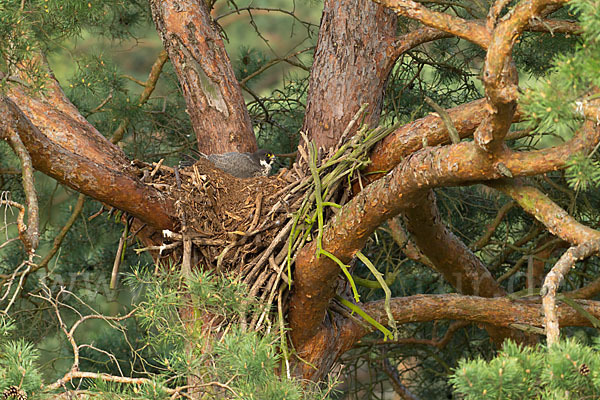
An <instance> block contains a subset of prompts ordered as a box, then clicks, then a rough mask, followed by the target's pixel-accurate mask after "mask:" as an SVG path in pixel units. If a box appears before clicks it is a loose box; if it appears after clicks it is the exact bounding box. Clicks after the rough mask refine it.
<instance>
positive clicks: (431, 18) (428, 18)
mask: <svg viewBox="0 0 600 400" xmlns="http://www.w3.org/2000/svg"><path fill="white" fill-rule="evenodd" d="M373 1H375V2H376V3H379V4H381V5H382V6H385V7H388V8H391V9H392V10H394V12H395V13H396V14H398V15H401V16H403V17H408V18H411V19H414V20H417V21H419V22H421V23H422V24H423V25H427V26H430V27H432V28H436V29H439V30H441V31H444V32H448V33H450V34H452V35H454V36H457V37H459V38H462V39H466V40H468V41H470V42H473V43H475V44H476V45H478V46H481V47H482V48H484V49H487V47H488V44H489V42H490V38H491V35H490V32H489V31H488V30H487V29H486V27H485V25H484V24H482V23H480V22H479V21H477V22H476V21H469V20H466V19H462V18H459V17H455V16H453V15H449V14H445V13H441V12H437V11H433V10H430V9H429V8H427V7H425V6H424V5H422V4H419V3H417V2H415V1H412V0H373Z"/></svg>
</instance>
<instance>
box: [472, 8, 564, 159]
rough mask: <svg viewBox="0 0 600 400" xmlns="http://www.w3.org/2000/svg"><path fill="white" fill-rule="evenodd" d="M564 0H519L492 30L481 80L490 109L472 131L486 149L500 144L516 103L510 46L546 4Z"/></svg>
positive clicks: (516, 90) (480, 144)
mask: <svg viewBox="0 0 600 400" xmlns="http://www.w3.org/2000/svg"><path fill="white" fill-rule="evenodd" d="M564 2H565V0H522V1H520V2H519V3H518V4H517V6H516V7H515V8H514V9H513V10H512V11H511V13H510V14H508V15H509V17H508V18H506V19H504V20H503V21H501V22H500V23H498V25H496V27H495V29H494V30H493V32H492V38H491V41H490V46H489V48H488V52H487V54H486V58H485V66H484V71H483V83H484V86H485V95H486V98H487V99H488V101H489V105H490V113H489V115H488V116H487V117H486V118H485V119H484V120H483V122H482V123H481V125H480V126H479V127H478V128H477V131H475V135H474V136H475V141H476V142H477V143H478V144H479V146H481V147H482V148H483V149H485V150H486V151H492V152H495V151H498V150H500V148H501V147H502V145H503V140H504V137H505V136H506V133H507V132H508V130H509V128H510V126H511V124H512V119H513V114H514V112H515V109H516V107H517V98H518V87H517V85H518V76H517V69H516V67H515V65H514V63H513V60H512V55H511V54H512V49H513V46H514V45H515V43H516V41H517V39H518V38H519V36H520V35H521V33H522V32H523V30H524V29H525V28H526V27H527V26H528V23H529V21H530V20H532V19H533V18H534V17H539V16H541V13H542V12H543V11H544V10H545V9H546V6H548V5H554V4H562V3H564Z"/></svg>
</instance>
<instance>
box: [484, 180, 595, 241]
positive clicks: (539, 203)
mask: <svg viewBox="0 0 600 400" xmlns="http://www.w3.org/2000/svg"><path fill="white" fill-rule="evenodd" d="M489 186H491V187H493V188H495V189H497V190H500V191H501V192H503V193H505V194H506V195H508V196H510V197H512V198H513V199H514V200H515V201H516V202H517V203H518V204H519V205H520V206H521V207H522V208H523V210H525V212H528V213H529V214H531V215H533V216H534V217H535V219H537V220H538V221H540V222H541V223H542V224H544V226H546V228H548V231H550V233H552V234H553V235H555V236H557V237H559V238H561V239H562V240H564V241H566V242H569V243H572V244H575V245H577V244H584V243H588V242H590V241H594V240H599V239H600V232H599V231H597V230H595V229H592V228H590V227H588V226H585V225H583V224H581V223H580V222H578V221H577V220H576V219H575V218H573V217H572V216H571V215H569V213H568V212H567V211H565V210H564V209H563V208H561V207H560V206H559V205H558V204H556V203H555V202H553V201H552V200H551V199H550V198H549V197H548V196H546V195H545V194H544V193H542V192H541V191H539V190H538V189H536V188H534V187H532V186H523V185H520V184H518V183H515V182H511V181H497V182H493V183H490V184H489Z"/></svg>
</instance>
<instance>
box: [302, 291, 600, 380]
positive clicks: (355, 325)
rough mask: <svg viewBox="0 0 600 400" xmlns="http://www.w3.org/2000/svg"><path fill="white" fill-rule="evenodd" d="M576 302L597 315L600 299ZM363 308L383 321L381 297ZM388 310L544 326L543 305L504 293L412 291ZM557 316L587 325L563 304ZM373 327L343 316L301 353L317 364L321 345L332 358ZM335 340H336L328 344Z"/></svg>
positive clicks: (420, 317) (403, 317) (407, 318)
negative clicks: (418, 293)
mask: <svg viewBox="0 0 600 400" xmlns="http://www.w3.org/2000/svg"><path fill="white" fill-rule="evenodd" d="M577 302H578V304H579V305H580V306H581V307H583V309H585V310H586V311H587V312H589V313H590V314H592V315H594V316H595V317H597V318H598V317H600V302H597V301H589V300H579V301H577ZM362 309H363V310H364V311H365V312H366V313H367V314H368V315H369V316H371V317H373V318H374V319H375V320H376V321H378V322H380V323H382V324H386V323H387V319H388V317H387V314H386V312H385V309H384V300H378V301H374V302H369V303H365V304H364V305H362ZM391 310H392V314H393V316H394V319H395V320H396V323H397V324H406V323H414V322H429V321H438V320H460V321H469V322H473V323H479V324H486V325H494V326H496V327H501V328H506V329H511V328H514V327H515V326H534V327H538V328H541V327H542V326H543V323H544V322H543V316H542V305H541V304H540V303H539V302H535V301H527V300H510V299H509V298H507V297H493V298H484V297H474V296H464V295H458V294H442V295H426V294H420V295H414V296H408V297H399V298H394V299H392V300H391ZM557 312H558V320H559V323H560V325H561V326H590V325H591V322H590V321H589V319H587V318H586V317H585V316H583V315H581V314H580V313H579V312H577V311H575V310H574V309H573V308H571V307H570V306H567V305H565V304H560V305H558V308H557ZM373 329H374V327H373V326H372V325H370V324H368V323H366V321H362V320H360V319H357V318H346V319H344V320H343V321H340V322H339V323H338V324H337V325H336V327H335V329H331V328H329V327H323V328H322V329H320V330H319V331H318V332H317V333H316V334H315V336H314V337H313V338H312V340H311V343H310V346H311V348H310V349H309V348H307V350H313V349H314V350H315V351H314V352H311V351H307V352H306V353H304V354H303V357H305V360H306V361H308V362H310V363H312V364H313V365H316V366H320V365H322V364H323V363H326V362H327V360H323V359H322V358H323V357H322V354H323V353H322V352H321V350H322V348H324V347H326V346H328V348H329V350H330V353H325V354H327V358H328V359H329V358H332V359H335V358H336V357H337V356H339V355H340V354H343V353H344V352H345V351H347V350H348V349H350V348H351V347H352V346H353V345H354V344H355V343H356V342H357V341H358V340H360V339H361V338H362V337H363V336H364V335H366V334H367V333H369V332H371V331H373ZM332 342H335V344H331V343H332ZM315 372H317V373H318V371H314V370H313V369H311V368H310V367H306V368H305V369H304V377H305V378H314V376H313V374H314V373H315Z"/></svg>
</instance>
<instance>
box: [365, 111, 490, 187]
mask: <svg viewBox="0 0 600 400" xmlns="http://www.w3.org/2000/svg"><path fill="white" fill-rule="evenodd" d="M485 104H486V100H485V99H480V100H476V101H473V102H471V103H467V104H463V105H460V106H458V107H454V108H451V109H449V110H448V111H447V112H448V115H449V116H450V118H451V119H452V122H453V124H454V127H455V128H456V130H457V131H458V134H459V135H460V137H461V138H464V137H468V136H470V135H471V134H472V133H473V132H474V131H475V129H476V128H477V126H478V125H479V123H481V120H482V119H483V117H484V116H485V115H486V113H487V111H486V108H485ZM424 139H425V140H426V141H427V145H429V146H438V145H440V144H448V143H450V137H449V136H448V129H447V127H446V125H444V122H443V121H442V118H440V116H439V115H437V114H430V115H428V116H426V117H424V118H420V119H418V120H416V121H413V122H411V123H409V124H406V125H402V126H401V127H399V128H398V129H396V130H395V131H394V132H392V133H390V134H389V135H388V136H387V137H386V138H385V139H383V140H382V141H381V142H379V143H378V144H377V145H376V146H375V148H374V149H373V151H372V152H371V164H369V165H368V166H367V168H366V169H365V171H364V172H365V174H364V175H365V179H366V183H369V182H373V181H375V180H377V179H379V178H380V177H381V176H383V175H384V173H387V171H390V170H391V169H392V168H394V167H395V166H396V165H398V163H399V162H400V161H402V159H403V158H404V157H407V156H408V155H410V154H412V153H414V152H415V151H417V150H420V149H421V148H422V147H423V140H424ZM377 171H384V172H383V173H380V174H376V173H375V172H377Z"/></svg>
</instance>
